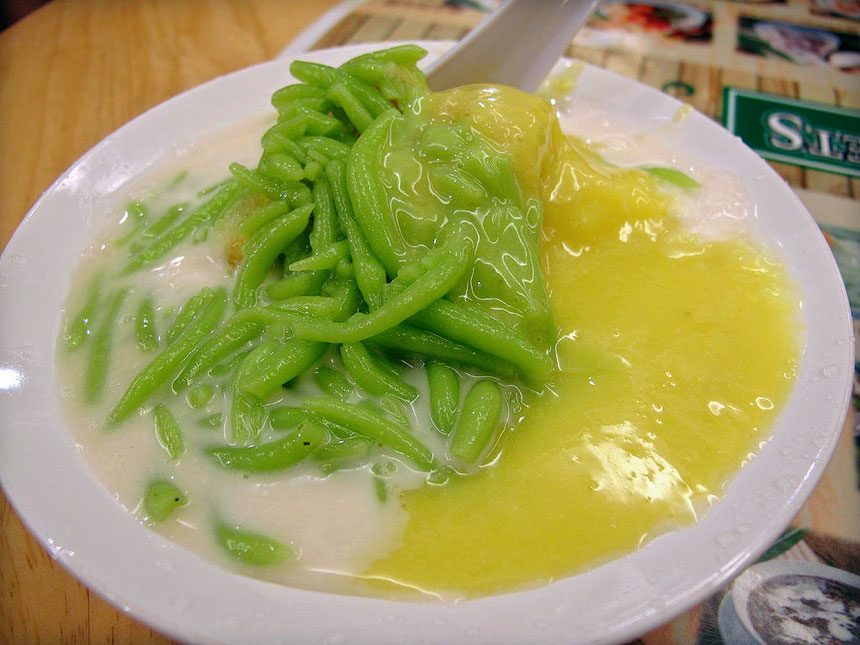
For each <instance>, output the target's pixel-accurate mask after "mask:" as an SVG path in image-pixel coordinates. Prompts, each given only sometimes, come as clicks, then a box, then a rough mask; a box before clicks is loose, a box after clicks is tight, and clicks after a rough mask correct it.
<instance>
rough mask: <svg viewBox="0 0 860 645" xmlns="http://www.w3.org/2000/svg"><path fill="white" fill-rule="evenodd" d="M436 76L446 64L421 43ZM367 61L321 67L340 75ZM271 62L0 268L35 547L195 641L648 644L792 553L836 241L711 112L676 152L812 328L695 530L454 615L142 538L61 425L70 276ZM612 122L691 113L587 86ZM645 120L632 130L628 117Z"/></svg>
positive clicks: (804, 489)
mask: <svg viewBox="0 0 860 645" xmlns="http://www.w3.org/2000/svg"><path fill="white" fill-rule="evenodd" d="M425 46H427V47H428V49H430V51H431V58H432V57H433V56H435V55H438V54H439V53H440V52H441V51H443V50H444V48H445V47H447V46H448V45H446V44H441V45H440V44H439V43H425ZM368 49H370V47H368V46H366V45H362V46H354V47H346V48H341V49H335V50H328V51H320V52H312V53H309V54H307V55H304V56H302V58H306V59H308V60H315V61H320V62H326V63H330V64H339V63H340V62H342V61H345V60H346V59H348V58H350V57H352V56H354V55H356V54H359V53H361V52H363V51H367V50H368ZM288 63H289V62H288V61H274V62H271V63H266V64H262V65H259V66H256V67H252V68H250V69H246V70H243V71H240V72H237V73H235V74H231V75H229V76H225V77H223V78H219V79H216V80H214V81H211V82H209V83H207V84H205V85H203V86H201V87H199V88H196V89H194V90H191V91H189V92H186V93H184V94H182V95H180V96H177V97H176V98H174V99H171V100H170V101H168V102H166V103H164V104H163V105H161V106H159V107H157V108H155V109H153V110H151V111H149V112H147V113H146V114H144V115H142V116H140V117H138V118H137V119H135V120H134V121H132V122H131V123H129V124H128V125H126V126H124V127H123V128H121V129H120V130H118V131H117V132H115V133H114V134H112V135H111V136H109V137H108V138H107V139H105V140H104V141H102V142H101V143H100V144H99V145H97V146H96V147H95V148H93V149H92V150H91V151H90V152H88V153H87V154H85V155H84V156H83V157H82V158H81V159H80V160H79V161H77V162H76V163H75V164H74V165H73V166H72V167H71V168H70V169H69V170H68V171H66V172H65V173H64V174H63V175H62V176H61V177H60V178H59V179H58V180H57V182H56V183H55V184H54V185H53V186H52V187H51V188H50V189H49V190H48V191H47V192H46V193H45V195H44V196H43V197H42V198H41V199H40V200H39V202H38V203H37V204H36V205H35V206H34V207H33V209H32V210H31V211H30V213H29V214H28V215H27V218H26V219H25V220H24V222H23V223H22V224H21V226H20V227H19V228H18V230H17V232H16V233H15V235H14V236H13V238H12V240H11V242H10V243H9V245H8V247H7V248H6V250H5V251H4V253H3V256H2V259H0V287H2V291H0V312H2V313H0V478H2V485H3V488H4V489H5V491H6V493H7V495H8V496H9V498H10V499H11V501H12V503H13V504H14V506H15V508H16V510H17V511H18V513H19V514H20V516H21V517H22V518H23V519H24V521H25V522H26V523H27V525H28V526H29V528H30V530H31V531H32V532H33V533H34V534H35V535H36V536H37V538H38V539H39V540H40V541H41V542H42V544H44V545H45V547H46V548H47V549H48V550H49V551H50V552H51V554H52V555H53V556H54V557H55V558H57V560H58V561H59V562H60V563H61V564H62V565H63V566H65V567H66V568H68V569H69V570H70V571H71V572H72V573H73V574H74V575H75V576H77V577H78V578H80V579H81V580H82V581H83V582H84V583H85V584H86V585H88V586H89V587H90V588H92V589H93V590H95V591H96V592H97V593H99V594H101V595H102V596H104V597H105V598H106V599H107V600H108V601H110V602H111V603H113V604H114V605H116V606H117V607H120V608H122V609H123V610H124V611H126V612H128V613H130V614H131V615H133V616H134V617H136V618H138V619H139V620H142V621H144V622H146V623H148V624H150V625H152V626H153V627H154V628H156V629H158V630H160V631H163V632H165V633H167V634H170V635H171V636H174V637H177V638H180V639H183V640H190V641H200V642H239V641H241V642H248V643H255V642H260V643H262V642H274V641H287V640H288V641H293V642H302V643H309V642H341V641H349V642H374V643H380V642H398V643H399V642H411V641H415V642H469V641H471V642H477V641H497V642H557V641H562V642H570V641H576V642H597V641H619V640H624V639H629V638H632V637H635V636H637V635H639V634H641V633H643V632H645V631H647V630H649V629H651V628H654V627H657V626H658V625H660V624H662V623H664V622H666V621H667V620H669V619H671V618H673V617H674V616H676V615H678V614H680V613H681V612H683V611H684V610H686V609H687V608H689V607H691V606H692V605H694V604H695V603H697V602H700V601H702V600H703V599H705V598H706V597H707V596H708V595H709V594H711V593H713V592H714V591H716V590H717V588H718V587H720V586H721V585H722V584H724V583H725V582H726V581H727V580H729V579H730V578H731V577H732V576H734V575H736V574H738V573H739V572H740V571H741V570H742V569H743V567H744V566H745V565H747V564H749V563H751V562H752V561H753V560H754V559H755V557H756V556H757V555H758V554H759V553H760V552H761V551H762V550H763V549H764V548H765V547H766V546H767V545H768V544H769V543H770V542H771V541H772V540H773V539H774V538H775V537H776V536H777V535H778V534H779V532H780V531H781V530H782V529H783V528H784V527H785V526H786V525H787V524H788V523H789V521H790V520H791V518H792V517H793V516H794V515H795V514H796V513H797V511H798V510H799V509H800V507H801V505H802V503H803V502H804V500H805V499H806V498H807V496H808V495H809V494H810V493H811V492H812V489H813V487H814V486H815V483H816V482H817V481H818V479H819V477H820V476H821V474H822V472H823V470H824V468H825V465H826V463H827V460H828V458H829V456H830V454H831V452H832V451H833V449H834V447H835V444H836V440H837V437H838V434H839V430H840V427H841V425H842V423H843V421H844V417H845V411H846V409H847V402H848V396H849V391H850V379H851V373H852V367H853V365H852V360H853V335H852V329H851V325H850V318H849V313H848V304H847V299H846V296H845V290H844V287H843V286H842V282H841V280H840V277H839V274H838V272H837V269H836V265H835V263H834V261H833V259H832V257H831V255H830V252H829V250H828V248H827V245H826V244H825V242H824V239H823V237H822V236H821V235H820V234H819V232H818V230H817V227H816V225H815V224H814V222H813V220H812V219H811V218H810V216H809V214H808V213H807V212H806V211H805V210H804V208H803V206H801V204H800V202H799V201H798V199H797V198H796V197H795V196H794V194H793V193H792V191H791V190H790V189H789V188H788V186H786V185H785V184H784V183H783V182H782V181H781V180H780V179H779V178H778V177H777V175H776V174H775V173H774V172H773V171H772V170H770V168H769V167H768V166H767V165H766V164H765V163H764V162H763V161H762V160H761V159H760V158H759V157H758V156H756V155H755V154H754V153H753V152H751V151H750V150H749V149H747V148H746V147H744V146H743V145H742V144H741V143H740V141H739V140H738V139H735V138H734V137H732V136H730V135H729V134H728V133H727V132H726V131H725V130H723V129H722V128H720V127H719V126H718V125H716V124H715V123H713V122H712V121H710V120H709V119H707V118H705V117H704V116H702V115H700V114H698V113H691V114H689V115H687V117H686V118H685V119H683V120H681V121H680V123H677V124H676V125H672V127H669V128H667V132H666V139H665V140H666V143H667V145H669V146H673V147H675V148H676V149H677V150H678V151H679V154H682V155H683V156H685V157H687V158H689V159H692V160H694V161H696V162H697V163H701V165H704V166H710V167H714V168H721V169H727V170H730V171H732V172H734V173H736V174H737V175H738V176H740V177H741V178H744V181H745V184H746V187H747V190H748V192H749V194H750V197H751V199H752V201H753V203H755V204H757V205H758V206H757V213H756V216H757V217H756V218H755V219H756V221H755V222H754V225H755V228H756V229H757V231H758V233H757V234H758V236H759V237H760V238H762V239H763V240H765V241H766V242H767V243H768V244H769V245H771V246H772V247H773V248H775V249H776V250H777V252H778V253H779V254H780V255H781V256H782V258H783V259H784V260H785V262H786V263H787V264H788V266H789V267H790V268H791V275H792V277H793V279H794V280H795V281H796V282H797V284H798V285H799V287H800V291H801V296H802V300H803V318H804V323H805V326H806V335H805V338H804V353H803V359H802V363H801V365H800V370H799V376H798V379H797V384H796V386H795V389H794V392H793V394H792V396H791V399H790V400H789V402H788V405H787V406H786V408H785V410H784V411H783V413H782V414H781V415H780V417H779V420H778V422H777V425H776V428H775V430H774V434H773V438H772V439H771V440H770V442H769V443H768V444H767V445H766V446H765V447H764V448H763V449H762V450H761V452H760V453H759V454H758V456H757V457H756V458H755V459H753V460H752V461H751V462H750V463H749V464H748V465H747V466H746V467H745V468H743V469H742V470H741V471H740V472H739V473H738V474H737V476H736V477H735V478H734V479H733V480H732V482H731V484H730V485H729V487H728V491H727V493H726V495H725V498H724V499H723V500H722V501H720V502H719V503H717V504H716V505H715V506H714V507H713V508H711V510H710V511H709V512H708V513H707V515H706V516H705V517H704V519H702V520H701V521H700V522H699V523H697V524H696V525H694V526H691V527H689V528H686V529H684V530H680V531H676V532H673V533H669V534H667V535H664V536H662V537H659V538H657V539H656V540H654V541H653V542H651V543H650V544H648V545H647V546H646V547H644V548H643V549H641V550H639V551H637V552H636V553H633V554H630V555H628V556H626V557H623V558H620V559H617V560H615V561H612V562H610V563H608V564H604V565H602V566H599V567H597V568H595V569H593V570H591V571H589V572H587V573H583V574H581V575H576V576H573V577H570V578H567V579H564V580H560V581H558V582H556V583H554V584H552V585H549V586H546V587H543V588H540V589H536V590H531V591H524V592H519V593H511V594H505V595H499V596H493V597H488V598H483V599H479V600H474V601H469V602H462V603H459V604H436V603H426V602H425V603H411V602H392V601H385V600H379V599H371V598H358V597H350V596H338V595H330V594H324V593H317V592H310V591H303V590H298V589H292V588H288V587H283V586H279V585H275V584H271V583H266V582H261V581H259V580H255V579H252V578H247V577H243V576H240V575H236V574H234V573H230V572H228V571H225V570H224V569H221V568H219V567H218V566H216V565H214V564H212V563H210V562H208V561H205V560H203V559H202V558H200V557H198V556H196V555H194V554H192V553H189V552H187V551H185V550H184V549H182V548H180V547H177V546H175V545H174V544H172V543H170V542H168V541H167V540H165V539H164V538H162V537H161V536H160V535H158V534H156V533H154V532H152V531H150V530H148V529H147V528H145V527H144V526H142V525H141V524H140V523H139V522H138V521H137V519H136V518H135V517H133V516H131V515H130V514H128V513H127V512H126V511H125V510H123V508H122V507H121V506H120V505H119V504H118V503H117V502H116V501H115V500H114V499H113V498H112V497H111V496H110V495H109V494H108V492H107V491H106V490H105V489H103V488H102V487H101V486H100V485H99V484H98V482H96V481H95V480H94V478H93V477H92V475H91V473H90V471H89V470H88V468H87V466H86V464H85V463H83V461H82V459H81V458H80V455H79V453H78V450H77V449H76V447H75V443H74V441H73V439H72V434H71V432H70V430H69V429H68V428H67V423H66V421H65V419H64V416H63V414H62V410H61V406H60V401H59V397H58V386H57V384H56V382H55V377H54V342H55V336H56V333H57V330H58V326H59V311H60V306H61V302H62V301H63V298H64V296H65V294H66V291H67V289H68V287H69V284H68V276H69V273H70V271H71V269H72V267H73V266H74V265H75V263H76V262H77V261H78V256H79V253H80V251H81V250H82V249H83V248H84V247H85V246H86V245H87V243H88V242H89V240H90V239H91V237H92V236H93V235H94V232H95V231H96V230H97V229H98V228H99V226H100V225H101V224H102V222H101V221H99V217H98V216H97V215H95V214H93V213H91V212H90V210H89V207H90V205H91V204H93V203H94V202H98V201H99V200H100V199H103V198H104V197H105V196H106V195H109V194H110V193H111V192H112V191H117V190H122V188H123V186H124V185H126V183H127V182H128V181H129V180H130V179H131V178H133V177H135V176H136V175H138V174H139V173H141V172H143V171H145V170H146V169H148V168H150V167H152V166H154V165H156V164H158V162H159V159H162V158H164V156H165V155H169V154H171V152H172V151H175V150H176V149H177V142H180V144H184V143H189V142H193V141H197V140H201V139H205V138H206V137H207V136H208V135H211V134H213V133H215V132H217V131H219V130H221V129H222V128H224V127H225V126H228V125H231V124H236V123H240V122H243V121H246V120H247V119H248V118H250V117H253V116H256V115H259V114H262V113H263V112H265V111H266V110H267V109H269V108H268V99H269V96H270V94H271V93H272V91H273V90H275V89H276V88H277V87H280V86H282V85H284V84H286V83H287V82H290V80H291V77H290V75H289V72H288ZM589 105H596V106H599V107H600V108H601V109H604V110H606V111H608V112H609V113H610V114H613V115H618V116H619V118H623V119H625V120H626V121H628V122H630V123H631V124H633V127H634V128H639V129H640V130H642V131H655V130H657V129H659V128H660V127H661V126H666V125H668V124H671V123H672V121H673V117H674V116H675V115H676V112H677V111H678V109H679V107H680V104H679V103H678V102H676V101H675V100H673V99H671V98H669V97H667V96H665V95H663V94H660V93H659V92H657V91H654V90H652V89H649V88H646V87H644V86H642V85H639V84H637V83H635V82H633V81H630V80H628V79H625V78H622V77H620V76H616V75H614V74H611V73H609V72H606V71H602V70H599V69H596V68H592V67H587V68H585V69H584V71H583V72H582V74H581V76H580V78H579V80H578V82H577V84H576V88H575V90H574V91H573V103H572V105H571V107H570V109H576V106H579V107H581V108H584V107H587V106H589ZM631 115H632V116H631Z"/></svg>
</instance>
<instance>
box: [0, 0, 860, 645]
mask: <svg viewBox="0 0 860 645" xmlns="http://www.w3.org/2000/svg"><path fill="white" fill-rule="evenodd" d="M337 2H338V0H236V1H233V2H229V1H227V0H208V1H207V0H139V1H134V0H54V1H53V2H51V3H50V4H48V5H46V6H45V7H43V8H42V9H40V10H38V11H36V12H35V13H34V14H32V15H30V16H29V17H27V18H25V19H24V20H23V21H21V22H19V23H18V24H16V25H14V26H13V27H11V28H9V29H8V30H6V31H5V32H2V33H0V248H2V247H4V246H5V245H6V243H7V242H8V240H9V238H10V237H11V235H12V232H13V231H14V230H15V228H16V227H17V226H18V224H19V222H20V221H21V219H22V218H23V217H24V214H25V213H26V212H27V210H28V209H29V208H30V206H31V205H32V204H33V203H34V202H35V201H36V199H37V198H38V197H39V195H40V194H41V193H42V192H43V191H44V190H45V189H46V188H47V187H48V186H49V185H50V184H51V183H52V182H53V181H54V179H55V178H56V177H57V176H58V175H59V174H60V173H61V172H62V171H63V170H65V169H66V168H67V167H68V166H69V165H70V164H71V163H73V162H74V160H75V159H77V158H78V157H79V156H80V155H82V154H83V153H84V152H86V151H87V150H88V149H89V148H90V147H92V146H93V145H94V144H96V143H97V142H98V141H100V140H101V139H102V138H103V137H105V136H106V135H108V134H109V133H111V132H112V131H114V130H115V129H117V128H118V127H120V126H121V125H123V124H124V123H126V122H127V121H129V120H130V119H132V118H134V117H135V116H137V115H138V114H140V113H142V112H144V111H145V110H147V109H149V108H151V107H153V106H154V105H157V104H158V103H161V102H162V101H164V100H165V99H168V98H170V97H171V96H174V95H176V94H178V93H179V92H181V91H183V90H185V89H187V88H190V87H193V86H195V85H198V84H200V83H202V82H204V81H207V80H209V79H211V78H213V77H216V76H219V75H221V74H225V73H227V72H230V71H233V70H236V69H240V68H242V67H246V66H248V65H251V64H254V63H258V62H261V61H265V60H268V59H271V58H273V57H274V56H275V55H276V54H277V53H278V52H279V51H280V50H281V49H283V48H284V47H285V46H286V45H287V44H288V43H289V42H290V41H291V40H292V39H293V38H294V37H295V36H297V35H298V34H299V33H300V32H301V31H302V30H303V29H304V28H305V27H307V26H308V25H310V24H311V23H312V22H313V21H314V20H316V19H317V18H318V17H319V16H320V15H322V14H323V13H324V12H325V11H326V10H327V9H328V8H329V7H331V6H333V5H334V4H336V3H337ZM852 448H853V446H852V437H851V421H850V419H849V422H848V423H847V424H846V427H845V432H844V433H843V435H842V439H841V442H840V448H839V449H838V451H837V455H836V458H835V460H834V463H833V464H832V465H831V467H830V468H829V469H828V475H827V476H825V478H824V480H823V481H822V483H821V484H820V485H819V487H818V489H817V490H816V493H815V494H814V495H813V497H812V499H811V500H810V501H809V503H808V504H807V505H806V507H805V508H804V511H803V513H802V514H801V517H800V521H801V522H803V523H804V524H805V525H806V526H810V527H813V528H815V527H819V528H820V527H827V528H828V529H830V530H831V531H833V532H834V533H835V534H836V535H842V536H848V537H849V538H851V537H852V536H856V535H857V534H858V529H857V527H858V521H860V520H858V513H857V509H856V508H851V507H850V506H851V504H852V502H851V500H852V499H853V498H851V497H844V496H842V495H840V494H839V491H840V490H848V489H850V488H851V487H852V486H856V483H855V479H854V466H853V463H852V458H853V453H854V451H853V449H852ZM846 504H848V506H849V507H846ZM696 611H698V610H693V611H692V612H691V614H692V613H695V612H696ZM687 624H688V623H685V622H684V621H683V620H679V621H675V622H674V623H672V624H670V625H667V626H665V627H663V628H661V629H658V630H655V631H654V632H652V633H651V634H649V635H647V636H646V637H645V639H644V640H645V641H646V642H648V643H663V642H667V641H674V642H678V641H681V642H688V641H690V640H695V629H694V628H693V627H689V629H688V628H687V627H685V625H687ZM692 624H693V623H689V625H692ZM687 631H689V632H690V633H686V632H687ZM35 642H39V643H55V642H64V643H75V644H78V643H105V642H114V643H166V642H169V641H168V640H167V639H165V638H164V637H162V636H161V635H159V634H157V633H155V632H153V631H152V630H150V629H148V628H146V627H144V626H142V625H140V624H139V623H137V622H135V621H133V620H131V619H129V618H128V617H127V616H126V615H124V614H123V613H121V612H118V611H117V610H115V609H114V608H113V607H111V606H110V605H108V604H107V603H106V602H104V601H103V600H102V599H101V598H99V597H98V596H96V595H95V594H93V593H91V592H90V591H88V590H87V589H86V588H85V587H84V586H82V585H81V584H79V583H78V582H77V581H76V580H75V579H74V578H72V577H71V576H70V575H69V574H67V573H66V572H65V571H64V570H62V569H61V568H60V567H59V566H58V565H57V564H56V563H55V562H54V561H53V560H52V559H51V558H50V556H49V555H48V554H47V552H46V551H45V550H44V549H43V548H42V547H41V546H40V545H39V544H38V543H36V542H35V540H34V539H33V538H32V537H30V535H29V533H28V532H27V530H26V529H25V528H24V526H23V525H22V524H21V521H20V520H19V519H18V517H17V516H16V514H15V512H14V511H13V510H12V509H11V507H10V506H9V503H8V501H7V500H6V498H5V496H3V497H2V498H0V643H16V644H17V643H35Z"/></svg>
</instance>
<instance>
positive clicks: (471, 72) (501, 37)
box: [427, 0, 598, 92]
mask: <svg viewBox="0 0 860 645" xmlns="http://www.w3.org/2000/svg"><path fill="white" fill-rule="evenodd" d="M597 3H598V0H507V2H505V4H503V5H502V6H501V7H500V8H499V9H497V10H496V11H494V12H493V13H492V14H490V15H489V16H488V17H487V18H486V19H485V20H484V21H483V22H482V23H481V24H479V25H478V26H477V27H475V29H473V30H472V31H471V33H469V35H468V36H466V37H465V38H464V39H463V40H461V41H460V42H459V43H458V44H457V45H456V46H455V47H453V48H452V49H451V50H450V51H449V52H448V53H446V54H445V55H444V56H442V57H441V58H439V59H438V60H437V61H436V62H435V63H433V64H432V65H431V66H430V67H429V69H428V70H427V83H428V84H429V85H430V88H431V89H433V90H444V89H447V88H450V87H456V86H458V85H467V84H469V83H501V84H504V85H512V86H513V87H518V88H519V89H521V90H524V91H526V92H534V91H535V90H536V89H538V88H539V87H540V84H541V83H542V82H543V80H544V79H545V78H546V76H547V74H549V72H550V70H551V69H552V67H553V65H555V63H556V61H557V60H558V59H559V57H560V56H561V55H562V54H563V53H564V50H565V49H567V47H568V45H570V41H571V40H573V36H574V34H576V32H577V31H579V28H580V27H582V25H583V24H585V21H586V20H587V19H588V16H589V15H590V14H591V12H592V10H593V9H594V7H595V6H596V5H597Z"/></svg>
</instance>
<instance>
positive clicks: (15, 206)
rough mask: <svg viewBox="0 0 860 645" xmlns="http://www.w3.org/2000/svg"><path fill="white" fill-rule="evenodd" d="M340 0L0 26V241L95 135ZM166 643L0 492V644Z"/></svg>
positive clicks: (170, 6)
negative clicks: (46, 541) (67, 562)
mask: <svg viewBox="0 0 860 645" xmlns="http://www.w3.org/2000/svg"><path fill="white" fill-rule="evenodd" d="M336 1H337V0H300V1H296V2H285V1H283V0H254V1H243V2H226V1H218V0H182V1H179V0H146V1H143V0H141V1H139V2H134V1H131V0H113V1H108V0H55V1H54V2H52V3H50V4H48V5H45V6H44V7H43V8H42V9H40V10H38V11H36V12H35V13H34V14H31V15H30V16H29V17H27V18H25V19H24V20H23V21H21V22H19V23H18V24H16V25H14V26H13V27H11V28H9V29H7V30H6V31H4V32H3V33H0V186H2V187H3V188H2V190H0V246H5V245H6V243H7V241H8V240H9V238H10V237H11V235H12V233H13V231H14V230H15V228H16V227H17V226H18V223H19V222H20V221H21V219H22V218H23V217H24V215H25V213H26V212H27V210H28V209H29V208H30V206H31V205H32V204H33V203H34V202H35V201H36V199H37V198H38V197H39V195H40V194H41V193H42V192H43V191H44V190H45V189H46V188H48V186H49V185H50V184H51V183H52V182H53V181H54V179H56V177H57V176H58V175H59V174H60V173H61V172H62V171H63V170H65V169H66V168H67V167H68V166H69V165H70V164H71V163H72V162H74V160H75V159H77V158H78V157H80V156H81V155H82V154H83V153H84V152H86V151H87V150H88V149H89V148H91V147H92V146H93V145H95V144H96V143H97V142H98V141H99V140H101V139H102V138H104V137H105V136H106V135H108V134H110V133H111V132H112V131H113V130H115V129H117V128H118V127H119V126H121V125H122V124H124V123H126V122H127V121H129V120H130V119H132V118H134V117H135V116H137V115H138V114H141V113H142V112H144V111H146V110H147V109H149V108H151V107H153V106H155V105H157V104H158V103H161V102H162V101H164V100H165V99H168V98H170V97H171V96H174V95H176V94H178V93H179V92H182V91H183V90H185V89H188V88H190V87H193V86H195V85H198V84H200V83H202V82H204V81H207V80H209V79H211V78H214V77H216V76H219V75H222V74H226V73H228V72H231V71H234V70H237V69H240V68H242V67H246V66H248V65H252V64H254V63H258V62H262V61H265V60H268V59H271V58H273V57H274V56H275V55H276V54H277V53H278V52H279V51H280V50H281V49H283V48H284V47H285V46H286V45H287V44H288V43H289V42H290V41H291V40H292V39H293V38H295V37H296V36H297V35H298V34H299V32H301V31H302V30H303V29H304V28H305V27H307V26H308V25H310V24H311V23H312V22H313V21H314V20H316V19H317V18H318V17H319V16H320V15H321V14H322V13H323V12H324V11H326V10H327V9H328V8H329V7H331V6H333V5H334V4H336ZM58 642H63V643H73V644H77V643H166V642H169V641H168V640H167V639H165V638H164V637H162V636H160V635H159V634H157V633H155V632H153V631H152V630H150V629H148V628H147V627H144V626H142V625H140V624H139V623H137V622H135V621H133V620H132V619H130V618H129V617H128V616H126V615H125V614H123V613H121V612H118V611H117V610H115V609H114V608H113V607H111V606H110V605H108V604H107V603H106V602H104V601H103V600H102V599H100V598H99V597H97V596H96V595H95V594H93V593H91V592H89V591H88V590H87V589H86V588H85V587H84V586H82V585H80V584H79V583H78V582H77V581H75V580H74V578H72V577H71V576H70V575H69V574H67V573H66V572H65V571H64V570H62V569H61V568H60V567H59V566H58V565H57V564H56V562H54V560H53V559H52V558H51V557H50V556H49V555H48V554H47V552H46V551H45V550H44V549H42V547H41V546H39V544H38V543H36V541H35V540H34V539H33V538H32V537H30V535H29V533H28V532H27V530H26V529H25V528H24V526H23V525H22V524H21V521H20V520H19V519H18V517H17V516H16V515H15V513H14V511H13V510H12V509H11V507H10V506H9V503H8V501H7V500H6V498H5V496H3V497H2V500H0V643H16V644H18V643H58Z"/></svg>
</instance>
